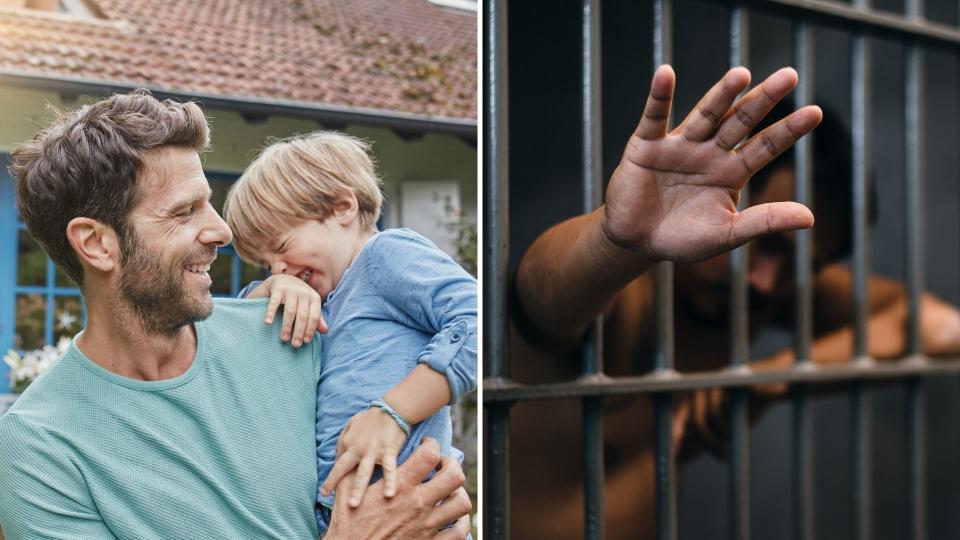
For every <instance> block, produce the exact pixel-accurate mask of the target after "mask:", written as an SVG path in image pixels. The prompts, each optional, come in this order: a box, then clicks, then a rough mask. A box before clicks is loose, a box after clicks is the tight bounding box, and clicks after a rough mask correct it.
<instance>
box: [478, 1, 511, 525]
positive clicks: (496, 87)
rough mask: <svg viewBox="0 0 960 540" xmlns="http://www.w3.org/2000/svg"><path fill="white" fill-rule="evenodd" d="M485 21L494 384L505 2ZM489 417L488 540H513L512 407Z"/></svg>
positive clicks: (493, 6) (501, 298)
mask: <svg viewBox="0 0 960 540" xmlns="http://www.w3.org/2000/svg"><path fill="white" fill-rule="evenodd" d="M484 5H485V6H486V18H485V19H484V23H485V26H484V41H485V45H486V50H485V61H484V80H485V81H486V83H485V92H484V101H485V105H484V121H485V122H486V128H485V129H484V146H483V149H482V151H483V162H484V177H485V181H484V183H483V184H484V205H485V209H484V220H483V246H484V260H483V276H482V282H483V283H484V285H485V286H484V288H483V304H484V306H483V307H484V310H483V312H484V332H483V346H484V348H483V350H484V355H483V356H484V361H485V362H486V364H487V368H488V372H487V373H488V375H489V376H490V377H492V378H494V380H497V379H501V378H503V377H507V376H509V364H508V356H507V347H508V343H507V339H508V335H509V334H508V332H507V276H508V272H509V268H510V267H509V261H508V255H509V250H508V248H509V244H508V242H509V232H510V231H509V225H510V222H509V210H510V208H509V168H508V163H509V162H508V157H509V144H508V142H509V139H508V124H507V122H508V119H509V117H508V114H507V113H508V108H507V107H508V103H507V89H508V86H507V73H508V71H507V59H508V57H507V28H508V27H507V1H506V0H488V1H487V2H486V3H485V4H484ZM487 410H488V412H489V413H490V414H489V416H490V424H489V433H490V442H489V444H488V445H487V461H486V463H487V470H488V471H490V472H489V473H488V474H487V477H488V486H489V493H488V495H487V499H486V500H487V503H488V504H487V508H488V512H489V513H490V518H489V521H488V523H489V525H490V538H495V539H498V540H506V539H509V538H510V404H509V403H498V404H494V405H490V406H488V408H487Z"/></svg>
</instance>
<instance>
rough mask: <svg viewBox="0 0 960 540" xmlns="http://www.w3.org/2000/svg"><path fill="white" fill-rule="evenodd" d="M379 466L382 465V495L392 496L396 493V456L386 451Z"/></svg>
mask: <svg viewBox="0 0 960 540" xmlns="http://www.w3.org/2000/svg"><path fill="white" fill-rule="evenodd" d="M380 466H381V467H383V496H384V497H393V496H394V495H396V494H397V456H395V455H393V454H390V453H388V454H387V455H386V456H384V457H383V462H382V463H381V464H380Z"/></svg>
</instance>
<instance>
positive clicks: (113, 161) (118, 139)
mask: <svg viewBox="0 0 960 540" xmlns="http://www.w3.org/2000/svg"><path fill="white" fill-rule="evenodd" d="M209 140H210V129H209V127H208V126H207V119H206V117H204V115H203V112H202V111H201V110H200V107H199V106H198V105H197V104H195V103H177V102H175V101H171V100H165V101H159V100H157V99H156V98H154V97H153V96H151V95H150V93H149V92H147V91H146V90H136V91H134V92H131V93H129V94H118V95H114V96H111V97H110V98H107V99H104V100H102V101H98V102H96V103H94V104H92V105H86V106H84V107H82V108H81V109H79V110H77V111H74V112H70V113H59V112H58V119H57V120H56V121H54V123H53V124H51V125H50V126H48V127H47V128H46V129H44V130H43V131H41V132H40V133H38V134H37V135H36V136H35V137H34V138H33V139H32V140H30V141H27V142H24V143H22V144H20V145H19V146H17V148H16V149H15V150H14V151H13V154H12V159H11V161H12V164H11V166H10V172H11V174H12V176H13V182H14V185H15V188H16V195H17V210H18V211H19V212H20V216H21V218H22V219H23V221H24V222H26V224H27V228H28V229H29V230H30V234H31V235H32V236H33V238H34V239H35V240H36V241H37V242H38V243H39V244H40V246H41V247H43V249H44V250H45V251H46V252H47V254H48V255H49V256H50V258H51V259H53V262H54V263H56V264H57V265H58V266H59V267H60V268H61V269H62V270H63V271H64V272H65V273H66V274H67V275H68V276H69V277H70V278H71V279H73V280H74V281H75V282H77V284H79V285H82V284H83V266H82V265H81V264H80V259H79V258H78V257H77V254H76V253H75V252H74V250H73V248H72V247H71V246H70V243H69V242H68V240H67V235H66V229H67V224H68V223H69V222H70V220H72V219H74V218H77V217H88V218H91V219H94V220H96V221H99V222H101V223H103V224H105V225H109V226H110V227H112V228H113V230H114V231H116V233H117V236H118V237H119V240H120V243H121V249H123V246H125V245H126V244H125V241H126V239H127V235H128V231H127V227H128V221H127V218H128V215H129V213H130V210H131V209H132V208H133V207H134V206H135V205H136V203H137V201H138V200H139V197H140V193H141V191H140V189H138V187H137V185H138V184H137V177H138V176H140V175H141V174H142V173H143V172H144V160H143V158H144V152H146V151H148V150H152V149H155V148H160V147H164V146H177V147H184V148H191V149H194V150H197V151H198V152H199V151H201V150H203V149H205V148H206V147H207V145H208V144H209Z"/></svg>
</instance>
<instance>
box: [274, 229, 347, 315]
mask: <svg viewBox="0 0 960 540" xmlns="http://www.w3.org/2000/svg"><path fill="white" fill-rule="evenodd" d="M362 246H363V242H362V240H361V239H360V237H359V235H358V234H357V228H356V226H351V225H349V224H344V223H343V222H342V221H341V220H339V219H338V218H337V217H336V216H331V217H328V218H327V219H325V220H323V221H320V220H315V219H306V220H298V221H294V222H292V223H291V226H290V228H289V229H288V230H287V231H286V232H284V233H282V234H280V235H279V236H278V237H277V238H274V239H273V243H272V244H271V245H268V246H267V247H266V254H265V256H264V262H265V263H266V264H267V266H269V267H270V273H272V274H289V275H293V276H296V277H298V278H300V279H302V280H303V281H305V282H306V283H307V284H309V285H310V286H311V287H313V289H314V290H316V291H317V292H318V293H320V297H321V298H323V299H324V300H326V299H327V295H328V294H330V291H332V290H333V289H334V287H336V286H337V284H338V283H340V278H341V277H342V276H343V273H344V272H345V271H346V270H347V267H348V266H350V263H351V262H352V261H353V258H354V257H355V256H356V254H357V253H358V252H359V250H360V248H361V247H362Z"/></svg>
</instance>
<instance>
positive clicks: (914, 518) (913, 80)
mask: <svg viewBox="0 0 960 540" xmlns="http://www.w3.org/2000/svg"><path fill="white" fill-rule="evenodd" d="M923 11H924V9H923V1H922V0H907V3H906V15H907V17H909V18H911V19H914V20H922V18H923ZM922 63H923V55H922V51H921V49H920V47H919V45H918V44H917V43H909V44H908V45H907V50H906V73H905V74H904V75H905V81H906V89H905V100H906V103H905V107H904V111H905V116H906V118H905V132H906V133H905V146H906V148H905V161H906V175H905V176H906V196H905V197H904V202H905V204H906V209H905V215H906V221H907V223H906V234H905V235H904V239H905V241H906V243H907V245H906V246H905V247H906V249H905V251H904V252H905V254H906V258H907V260H906V261H905V266H906V272H905V273H906V281H907V304H908V310H907V353H908V354H919V353H920V352H922V350H923V342H922V336H921V333H920V296H921V294H923V224H922V219H923V218H922V216H921V214H920V211H921V209H922V208H923V179H924V178H923V177H924V162H923V156H922V155H921V149H922V148H923V141H922V137H923V127H924V118H923V111H922V108H921V99H923V95H924V81H923V78H924V70H923V65H922ZM905 390H906V406H907V414H906V429H905V434H906V443H907V453H906V459H907V463H906V465H907V472H908V488H907V494H908V504H907V527H908V528H907V537H908V538H913V539H914V540H924V539H925V538H926V537H927V527H926V467H925V465H926V454H925V448H926V440H925V438H926V433H925V425H924V419H923V386H922V384H921V382H920V381H919V380H917V379H909V380H907V382H906V389H905Z"/></svg>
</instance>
